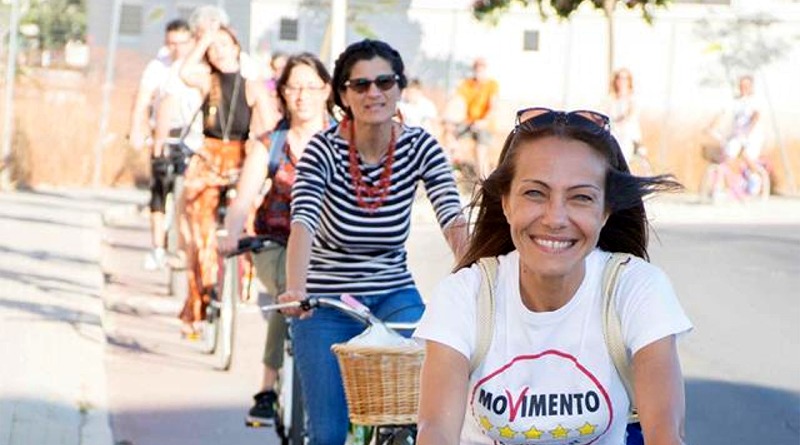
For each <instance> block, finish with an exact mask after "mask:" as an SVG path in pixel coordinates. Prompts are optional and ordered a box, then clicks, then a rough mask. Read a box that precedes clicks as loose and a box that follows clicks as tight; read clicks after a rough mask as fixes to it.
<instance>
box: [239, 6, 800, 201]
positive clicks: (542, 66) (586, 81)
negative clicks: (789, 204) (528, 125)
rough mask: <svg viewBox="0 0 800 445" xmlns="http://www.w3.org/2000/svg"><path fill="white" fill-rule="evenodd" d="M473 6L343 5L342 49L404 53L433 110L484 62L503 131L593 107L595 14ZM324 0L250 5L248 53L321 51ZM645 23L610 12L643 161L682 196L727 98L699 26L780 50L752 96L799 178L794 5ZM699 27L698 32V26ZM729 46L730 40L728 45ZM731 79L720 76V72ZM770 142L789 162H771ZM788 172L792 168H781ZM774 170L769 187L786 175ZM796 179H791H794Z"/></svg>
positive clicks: (668, 12)
mask: <svg viewBox="0 0 800 445" xmlns="http://www.w3.org/2000/svg"><path fill="white" fill-rule="evenodd" d="M470 4H471V0H350V1H349V2H348V8H349V9H348V19H349V20H348V23H347V35H346V40H347V43H351V42H354V41H357V40H360V39H362V38H364V37H366V36H371V37H375V38H379V39H382V40H385V41H387V42H388V43H390V44H391V45H392V46H394V47H395V48H397V49H398V50H399V51H400V52H401V54H402V55H403V58H404V61H405V63H406V66H407V72H408V74H409V75H410V76H414V77H419V78H420V79H421V80H422V81H423V84H424V85H426V86H427V88H428V89H429V90H430V91H431V92H432V94H433V95H434V97H435V99H437V102H439V104H440V105H441V104H442V103H443V101H444V99H445V97H446V96H447V95H448V94H449V93H451V92H452V90H453V89H454V88H455V85H456V83H457V82H458V80H459V79H460V78H461V77H463V76H465V75H467V74H468V72H469V66H470V63H471V61H472V59H473V58H474V57H476V56H483V57H485V58H486V59H487V60H488V62H489V70H490V72H491V74H492V76H493V77H495V78H496V79H497V80H498V81H499V82H500V85H501V91H500V106H501V110H500V120H501V121H502V122H505V124H506V125H505V128H500V129H499V130H500V133H504V132H505V131H506V130H508V129H509V128H510V126H511V125H512V124H513V114H514V111H515V110H516V109H519V108H522V107H526V106H532V105H541V106H548V107H553V108H565V109H576V108H597V107H598V106H599V104H600V102H601V101H602V99H603V98H604V97H605V95H606V94H607V91H608V76H607V62H606V60H607V56H606V54H607V32H606V20H605V18H604V16H603V14H602V12H600V11H598V10H595V9H594V8H592V7H590V6H588V5H587V6H586V7H584V8H582V9H581V10H579V11H578V12H577V13H576V14H574V15H573V17H572V18H571V19H570V20H569V21H562V20H559V19H558V18H556V17H555V16H553V17H551V18H549V19H547V20H544V21H543V20H542V19H541V17H540V16H539V13H538V11H537V10H536V9H535V8H531V9H528V10H521V9H515V10H512V11H511V12H509V13H508V14H506V15H504V16H503V17H502V18H501V19H500V21H499V23H498V24H497V25H496V26H491V25H487V24H483V23H479V22H477V21H476V20H475V19H474V18H473V17H472V15H471V12H470V11H469V5H470ZM329 11H330V0H252V4H251V22H250V35H251V41H250V47H251V48H250V49H251V52H252V53H254V54H261V55H263V56H264V57H266V56H267V55H268V54H269V53H270V52H271V51H274V50H281V51H286V52H295V51H301V50H302V51H311V52H314V53H318V54H321V56H322V58H323V60H327V54H326V53H325V51H326V48H327V44H326V38H327V36H326V31H327V29H328V22H329V17H330V14H329ZM757 13H759V14H762V16H769V17H771V18H772V19H773V20H774V23H772V24H771V25H769V26H767V27H763V28H760V31H757V32H756V31H755V29H756V28H755V27H752V28H753V29H750V28H746V27H740V28H738V29H737V26H739V25H736V24H735V20H736V19H737V17H753V14H757ZM653 15H654V22H653V24H652V25H648V24H647V23H645V22H644V21H643V20H642V17H641V13H640V12H639V11H638V10H627V9H626V8H624V7H622V6H620V7H619V9H618V10H617V13H616V14H615V25H616V26H615V29H616V37H615V54H616V62H615V65H616V66H615V68H616V67H623V66H624V67H627V68H629V69H630V70H631V71H632V72H633V74H634V78H635V83H636V85H635V87H636V91H637V95H638V96H639V101H640V102H641V103H642V107H643V121H644V126H645V128H644V133H645V135H644V138H645V143H646V144H647V145H648V146H649V147H650V148H651V153H652V154H651V158H653V160H654V161H655V163H656V165H657V166H658V167H660V168H661V169H662V170H665V171H672V172H675V173H677V174H678V176H679V178H680V179H682V180H683V181H684V182H686V183H687V185H688V186H689V187H690V188H693V184H694V183H695V182H696V181H697V177H698V176H699V171H700V169H701V168H702V163H701V162H700V157H699V154H698V153H699V149H698V147H697V144H698V138H699V136H700V134H701V132H702V128H703V127H704V126H705V125H706V124H707V123H708V122H709V121H710V119H711V117H712V115H713V114H714V112H715V111H716V110H718V109H719V108H720V107H721V106H723V104H724V103H725V102H726V100H727V99H729V98H730V97H731V96H732V94H733V91H734V90H733V85H732V83H731V82H729V81H726V79H725V76H724V70H723V69H722V67H723V66H722V65H721V64H720V62H719V55H720V52H721V51H727V50H728V47H727V45H728V43H729V42H728V40H726V39H725V38H719V39H708V38H702V37H700V36H699V35H698V32H699V30H701V29H711V28H720V29H727V30H728V31H730V32H732V33H733V36H735V38H737V39H740V40H741V39H743V40H745V41H747V42H750V43H753V44H759V42H760V44H763V45H766V47H772V46H776V44H777V43H778V42H780V41H785V42H786V45H787V46H786V50H785V51H784V53H783V55H782V56H781V57H780V58H779V59H777V60H775V61H774V62H772V63H770V64H768V65H766V66H764V67H763V68H761V69H759V70H758V71H757V72H755V73H754V74H755V75H756V88H757V92H758V93H760V94H762V95H764V96H765V99H766V100H767V102H768V103H769V104H770V105H771V109H770V110H769V113H768V114H769V115H768V116H766V118H767V120H768V121H769V128H770V129H771V130H772V131H770V140H769V143H768V148H767V155H768V156H769V157H770V158H771V159H772V160H773V163H774V164H776V165H777V167H778V169H779V170H781V168H780V167H781V166H782V165H784V164H786V165H793V166H794V167H793V168H794V171H793V172H794V173H795V174H794V177H795V178H796V177H797V176H798V173H800V170H798V166H800V126H797V125H793V124H792V123H793V122H797V121H798V118H800V110H798V107H797V104H800V88H798V87H797V80H798V79H800V44H798V43H800V40H797V39H798V38H800V26H799V25H800V1H797V0H728V1H725V0H706V1H691V0H675V1H674V2H673V4H672V5H671V6H670V7H669V8H668V9H654V10H653ZM703 19H705V20H707V23H706V24H705V25H704V24H702V23H703V22H702V20H703ZM729 40H730V39H729ZM729 77H730V76H729ZM708 80H711V81H715V83H712V84H709V83H708ZM780 146H783V147H784V149H785V150H784V153H787V156H785V157H787V158H788V162H784V161H783V157H781V156H780V153H779V152H780V150H778V148H779V147H780ZM790 172H791V170H790ZM786 173H787V172H785V171H783V172H782V176H783V178H779V182H783V183H787V182H788V179H790V177H791V174H789V175H787V174H786ZM796 180H797V179H795V181H796Z"/></svg>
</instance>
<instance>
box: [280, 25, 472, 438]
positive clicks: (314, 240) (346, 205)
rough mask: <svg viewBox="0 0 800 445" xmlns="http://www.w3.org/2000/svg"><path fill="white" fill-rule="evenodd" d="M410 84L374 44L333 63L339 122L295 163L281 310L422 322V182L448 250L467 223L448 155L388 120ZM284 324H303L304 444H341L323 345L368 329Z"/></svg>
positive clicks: (323, 317) (342, 420) (337, 393)
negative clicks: (417, 226)
mask: <svg viewBox="0 0 800 445" xmlns="http://www.w3.org/2000/svg"><path fill="white" fill-rule="evenodd" d="M406 82H407V81H406V77H405V75H404V73H403V61H402V59H401V58H400V54H399V53H398V52H397V51H396V50H394V49H393V48H392V47H391V46H389V45H388V44H386V43H384V42H381V41H376V40H363V41H361V42H357V43H354V44H352V45H350V46H349V47H348V48H347V49H346V50H345V51H344V52H343V53H342V54H341V55H340V56H339V58H338V60H337V61H336V65H335V67H334V72H333V81H332V83H333V86H334V102H335V103H336V105H337V106H339V107H340V108H341V109H342V110H343V111H344V113H345V118H344V119H343V120H342V122H341V123H340V124H338V125H335V126H333V127H331V128H329V129H328V130H326V131H323V132H321V133H318V134H317V135H316V136H314V138H312V139H311V142H310V143H309V145H308V146H307V147H306V149H305V151H304V152H303V156H302V158H301V159H300V162H299V163H298V165H297V178H296V182H295V185H294V188H293V191H292V225H291V232H290V236H289V242H288V246H287V266H286V274H287V276H286V279H287V283H286V284H287V286H286V292H285V293H284V294H282V295H281V296H280V297H279V299H280V301H283V302H286V301H293V300H299V299H302V298H305V297H306V296H308V295H313V296H329V297H338V296H339V295H341V294H343V293H349V294H352V295H354V296H356V297H357V298H358V299H359V300H360V301H361V302H362V303H364V304H366V305H367V306H369V308H370V309H371V310H372V311H373V312H374V313H375V315H376V316H378V317H379V318H383V319H386V318H388V319H390V320H391V321H415V320H417V319H418V318H419V317H420V315H421V314H422V311H423V305H422V299H421V297H420V294H419V291H418V290H417V288H416V286H415V284H414V280H413V278H412V276H411V273H410V272H409V270H408V267H407V264H406V257H407V255H406V250H405V242H406V239H407V238H408V235H409V231H410V228H411V206H412V204H413V202H414V196H415V193H416V190H417V186H418V184H419V183H420V181H421V182H422V183H423V184H424V187H425V191H426V193H427V196H428V199H430V201H431V203H432V204H433V207H434V210H435V212H436V218H437V220H438V222H439V225H440V227H441V228H442V231H443V233H444V236H445V238H446V240H447V242H448V244H449V245H450V248H451V249H452V250H453V252H454V253H455V255H456V257H458V255H459V254H460V251H461V249H462V247H463V246H464V245H465V243H466V237H467V230H466V223H465V221H464V218H463V216H462V215H461V205H460V201H459V196H458V192H457V190H456V185H455V181H454V180H453V175H452V170H451V168H450V165H449V163H448V162H447V159H446V157H445V155H444V152H443V151H442V148H441V147H440V146H439V144H438V142H437V141H436V140H435V139H434V138H433V137H432V136H431V135H430V134H428V133H427V132H425V130H423V129H421V128H417V127H407V126H405V125H403V124H402V123H400V122H397V121H396V120H395V119H394V117H395V115H396V113H397V112H396V105H397V101H398V100H399V99H400V90H401V89H402V88H404V87H405V86H406ZM287 315H294V316H299V317H300V318H299V319H294V320H292V323H291V330H292V338H293V342H294V343H293V346H294V350H295V359H296V366H297V367H298V370H299V373H300V381H301V384H302V386H303V396H304V404H305V406H306V410H307V413H308V432H309V439H310V442H309V443H310V444H325V445H336V444H344V442H345V439H346V435H347V425H348V416H347V404H346V401H345V395H344V389H343V387H342V383H341V377H340V373H339V367H338V364H337V363H336V358H335V357H334V355H333V353H332V352H331V351H330V347H331V345H332V344H334V343H341V342H345V341H347V340H349V339H350V338H352V337H354V336H355V335H357V334H359V333H360V332H361V331H362V330H363V326H362V325H361V324H360V323H359V322H357V321H354V320H352V319H350V318H349V317H347V316H346V315H343V314H341V313H339V312H337V311H335V310H332V309H326V308H322V309H317V310H316V311H315V313H314V314H313V315H312V314H307V313H300V312H298V311H296V310H289V311H287Z"/></svg>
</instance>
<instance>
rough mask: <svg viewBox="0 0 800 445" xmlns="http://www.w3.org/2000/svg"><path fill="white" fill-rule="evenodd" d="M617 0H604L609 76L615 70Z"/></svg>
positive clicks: (609, 76)
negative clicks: (615, 12)
mask: <svg viewBox="0 0 800 445" xmlns="http://www.w3.org/2000/svg"><path fill="white" fill-rule="evenodd" d="M616 5H617V0H603V13H604V14H605V15H606V30H607V33H608V54H607V55H608V60H607V62H608V71H607V73H608V78H609V80H610V79H611V74H612V73H613V72H614V7H615V6H616Z"/></svg>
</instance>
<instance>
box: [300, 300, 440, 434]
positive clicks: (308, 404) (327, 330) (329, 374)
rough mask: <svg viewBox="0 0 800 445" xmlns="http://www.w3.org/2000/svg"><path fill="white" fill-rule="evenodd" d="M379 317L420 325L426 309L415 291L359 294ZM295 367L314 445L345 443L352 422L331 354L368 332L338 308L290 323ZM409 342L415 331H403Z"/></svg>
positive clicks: (315, 312) (340, 380)
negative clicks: (415, 322) (341, 344)
mask: <svg viewBox="0 0 800 445" xmlns="http://www.w3.org/2000/svg"><path fill="white" fill-rule="evenodd" d="M356 297H357V298H358V300H359V301H361V302H362V303H363V304H365V305H366V306H367V307H369V309H370V310H371V311H372V313H373V314H375V316H377V317H378V318H379V319H381V320H384V321H417V320H419V318H420V317H421V316H422V312H423V310H424V307H423V303H422V298H421V297H420V294H419V291H418V290H417V289H416V288H413V287H412V288H403V289H397V290H394V291H391V292H387V293H384V294H373V295H366V296H363V295H358V296H356ZM290 323H291V324H290V326H291V331H292V345H293V348H294V353H295V366H297V370H298V372H299V374H300V383H301V385H302V387H303V404H304V405H305V408H306V413H307V415H308V425H307V426H308V436H309V442H308V443H309V444H310V445H337V444H344V443H345V440H346V439H347V429H348V425H349V417H348V415H347V401H346V400H345V395H344V387H343V386H342V377H341V373H340V371H339V363H338V362H337V361H336V356H335V355H334V354H333V352H332V351H331V346H332V345H333V344H335V343H344V342H346V341H347V340H350V339H351V338H353V337H355V336H356V335H358V334H360V333H361V332H363V331H364V329H365V326H364V324H362V323H361V322H359V321H357V320H355V319H353V318H351V317H350V316H349V315H346V314H344V313H342V312H340V311H338V310H336V309H332V308H318V309H315V310H314V315H313V316H311V317H309V318H307V319H305V320H300V319H296V318H293V319H292V320H291V322H290ZM403 334H404V335H405V336H406V337H408V336H410V335H411V332H410V331H409V332H403Z"/></svg>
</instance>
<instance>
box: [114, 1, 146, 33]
mask: <svg viewBox="0 0 800 445" xmlns="http://www.w3.org/2000/svg"><path fill="white" fill-rule="evenodd" d="M142 15H143V11H142V5H138V4H131V3H123V4H122V12H121V13H120V20H119V33H120V35H123V36H139V35H141V34H142V21H143V20H142Z"/></svg>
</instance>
